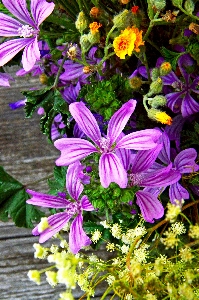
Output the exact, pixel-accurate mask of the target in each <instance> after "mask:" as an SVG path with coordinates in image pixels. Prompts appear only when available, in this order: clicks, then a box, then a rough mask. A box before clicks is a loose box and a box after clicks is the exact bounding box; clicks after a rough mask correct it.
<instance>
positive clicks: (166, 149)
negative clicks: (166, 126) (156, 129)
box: [158, 125, 172, 165]
mask: <svg viewBox="0 0 199 300" xmlns="http://www.w3.org/2000/svg"><path fill="white" fill-rule="evenodd" d="M171 126H172V125H171ZM161 142H162V146H163V147H162V149H161V151H160V153H159V155H158V158H159V159H160V160H161V161H162V162H163V163H164V164H166V165H168V164H169V163H170V140H169V137H168V135H167V133H166V131H164V132H163V133H162V137H161Z"/></svg>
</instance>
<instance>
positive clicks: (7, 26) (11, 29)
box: [0, 13, 23, 37]
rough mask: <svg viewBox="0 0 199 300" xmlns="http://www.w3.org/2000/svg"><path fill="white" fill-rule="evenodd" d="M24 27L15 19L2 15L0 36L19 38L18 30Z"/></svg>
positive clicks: (0, 14) (0, 18)
mask: <svg viewBox="0 0 199 300" xmlns="http://www.w3.org/2000/svg"><path fill="white" fill-rule="evenodd" d="M22 25H23V24H21V23H20V22H19V21H17V20H15V19H14V18H12V17H9V16H7V15H5V14H2V13H0V36H7V37H9V36H19V33H18V29H19V28H21V27H22Z"/></svg>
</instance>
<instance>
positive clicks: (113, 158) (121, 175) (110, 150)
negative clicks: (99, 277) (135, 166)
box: [54, 100, 161, 188]
mask: <svg viewBox="0 0 199 300" xmlns="http://www.w3.org/2000/svg"><path fill="white" fill-rule="evenodd" d="M135 106H136V100H129V101H128V102H126V103H125V104H123V105H122V107H121V108H120V109H119V110H118V111H117V112H115V114H114V115H113V116H112V118H111V119H110V121H109V123H108V128H107V136H106V137H102V136H101V132H100V128H99V126H98V124H97V121H96V119H95V118H94V116H93V114H92V113H91V112H90V110H89V109H88V108H87V107H86V106H85V104H84V103H83V102H74V103H72V104H70V105H69V110H70V113H71V115H72V116H73V118H74V119H75V121H76V122H77V124H78V126H79V128H80V129H81V130H82V131H83V132H84V133H85V135H86V136H87V137H88V138H90V139H91V140H92V141H93V142H94V145H93V144H92V143H91V142H89V141H87V140H84V139H80V138H62V139H59V140H57V141H55V143H54V145H55V147H56V148H57V149H59V150H60V151H61V156H60V157H59V158H58V159H57V161H56V164H57V165H58V166H68V165H70V164H72V163H74V162H75V161H77V160H81V159H83V158H85V157H87V156H88V155H90V154H92V153H99V154H100V155H101V156H100V159H99V176H100V182H101V185H102V186H103V187H104V188H107V187H108V186H109V184H110V183H111V182H115V183H117V184H118V185H119V186H120V187H121V188H125V187H126V186H127V172H126V170H125V169H124V166H123V164H122V162H121V160H120V158H119V157H118V156H117V153H116V150H117V149H134V150H147V149H151V148H154V147H155V146H156V142H157V141H158V139H159V137H160V136H161V132H160V131H159V130H156V129H146V130H141V131H138V132H133V133H130V134H128V135H125V136H122V135H121V133H122V130H123V129H124V127H125V125H126V123H127V122H128V120H129V118H130V116H131V114H132V113H133V111H134V109H135Z"/></svg>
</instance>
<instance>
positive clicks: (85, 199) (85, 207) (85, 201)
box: [81, 196, 95, 211]
mask: <svg viewBox="0 0 199 300" xmlns="http://www.w3.org/2000/svg"><path fill="white" fill-rule="evenodd" d="M81 206H82V209H83V210H86V211H92V210H94V209H95V208H94V207H93V206H92V204H91V203H90V201H89V199H88V197H87V196H83V197H82V199H81Z"/></svg>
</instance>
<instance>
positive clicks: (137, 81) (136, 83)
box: [129, 76, 142, 90]
mask: <svg viewBox="0 0 199 300" xmlns="http://www.w3.org/2000/svg"><path fill="white" fill-rule="evenodd" d="M129 85H130V87H131V88H132V89H133V90H139V88H140V87H141V85H142V80H141V78H140V77H138V76H134V77H132V78H130V79H129Z"/></svg>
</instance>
